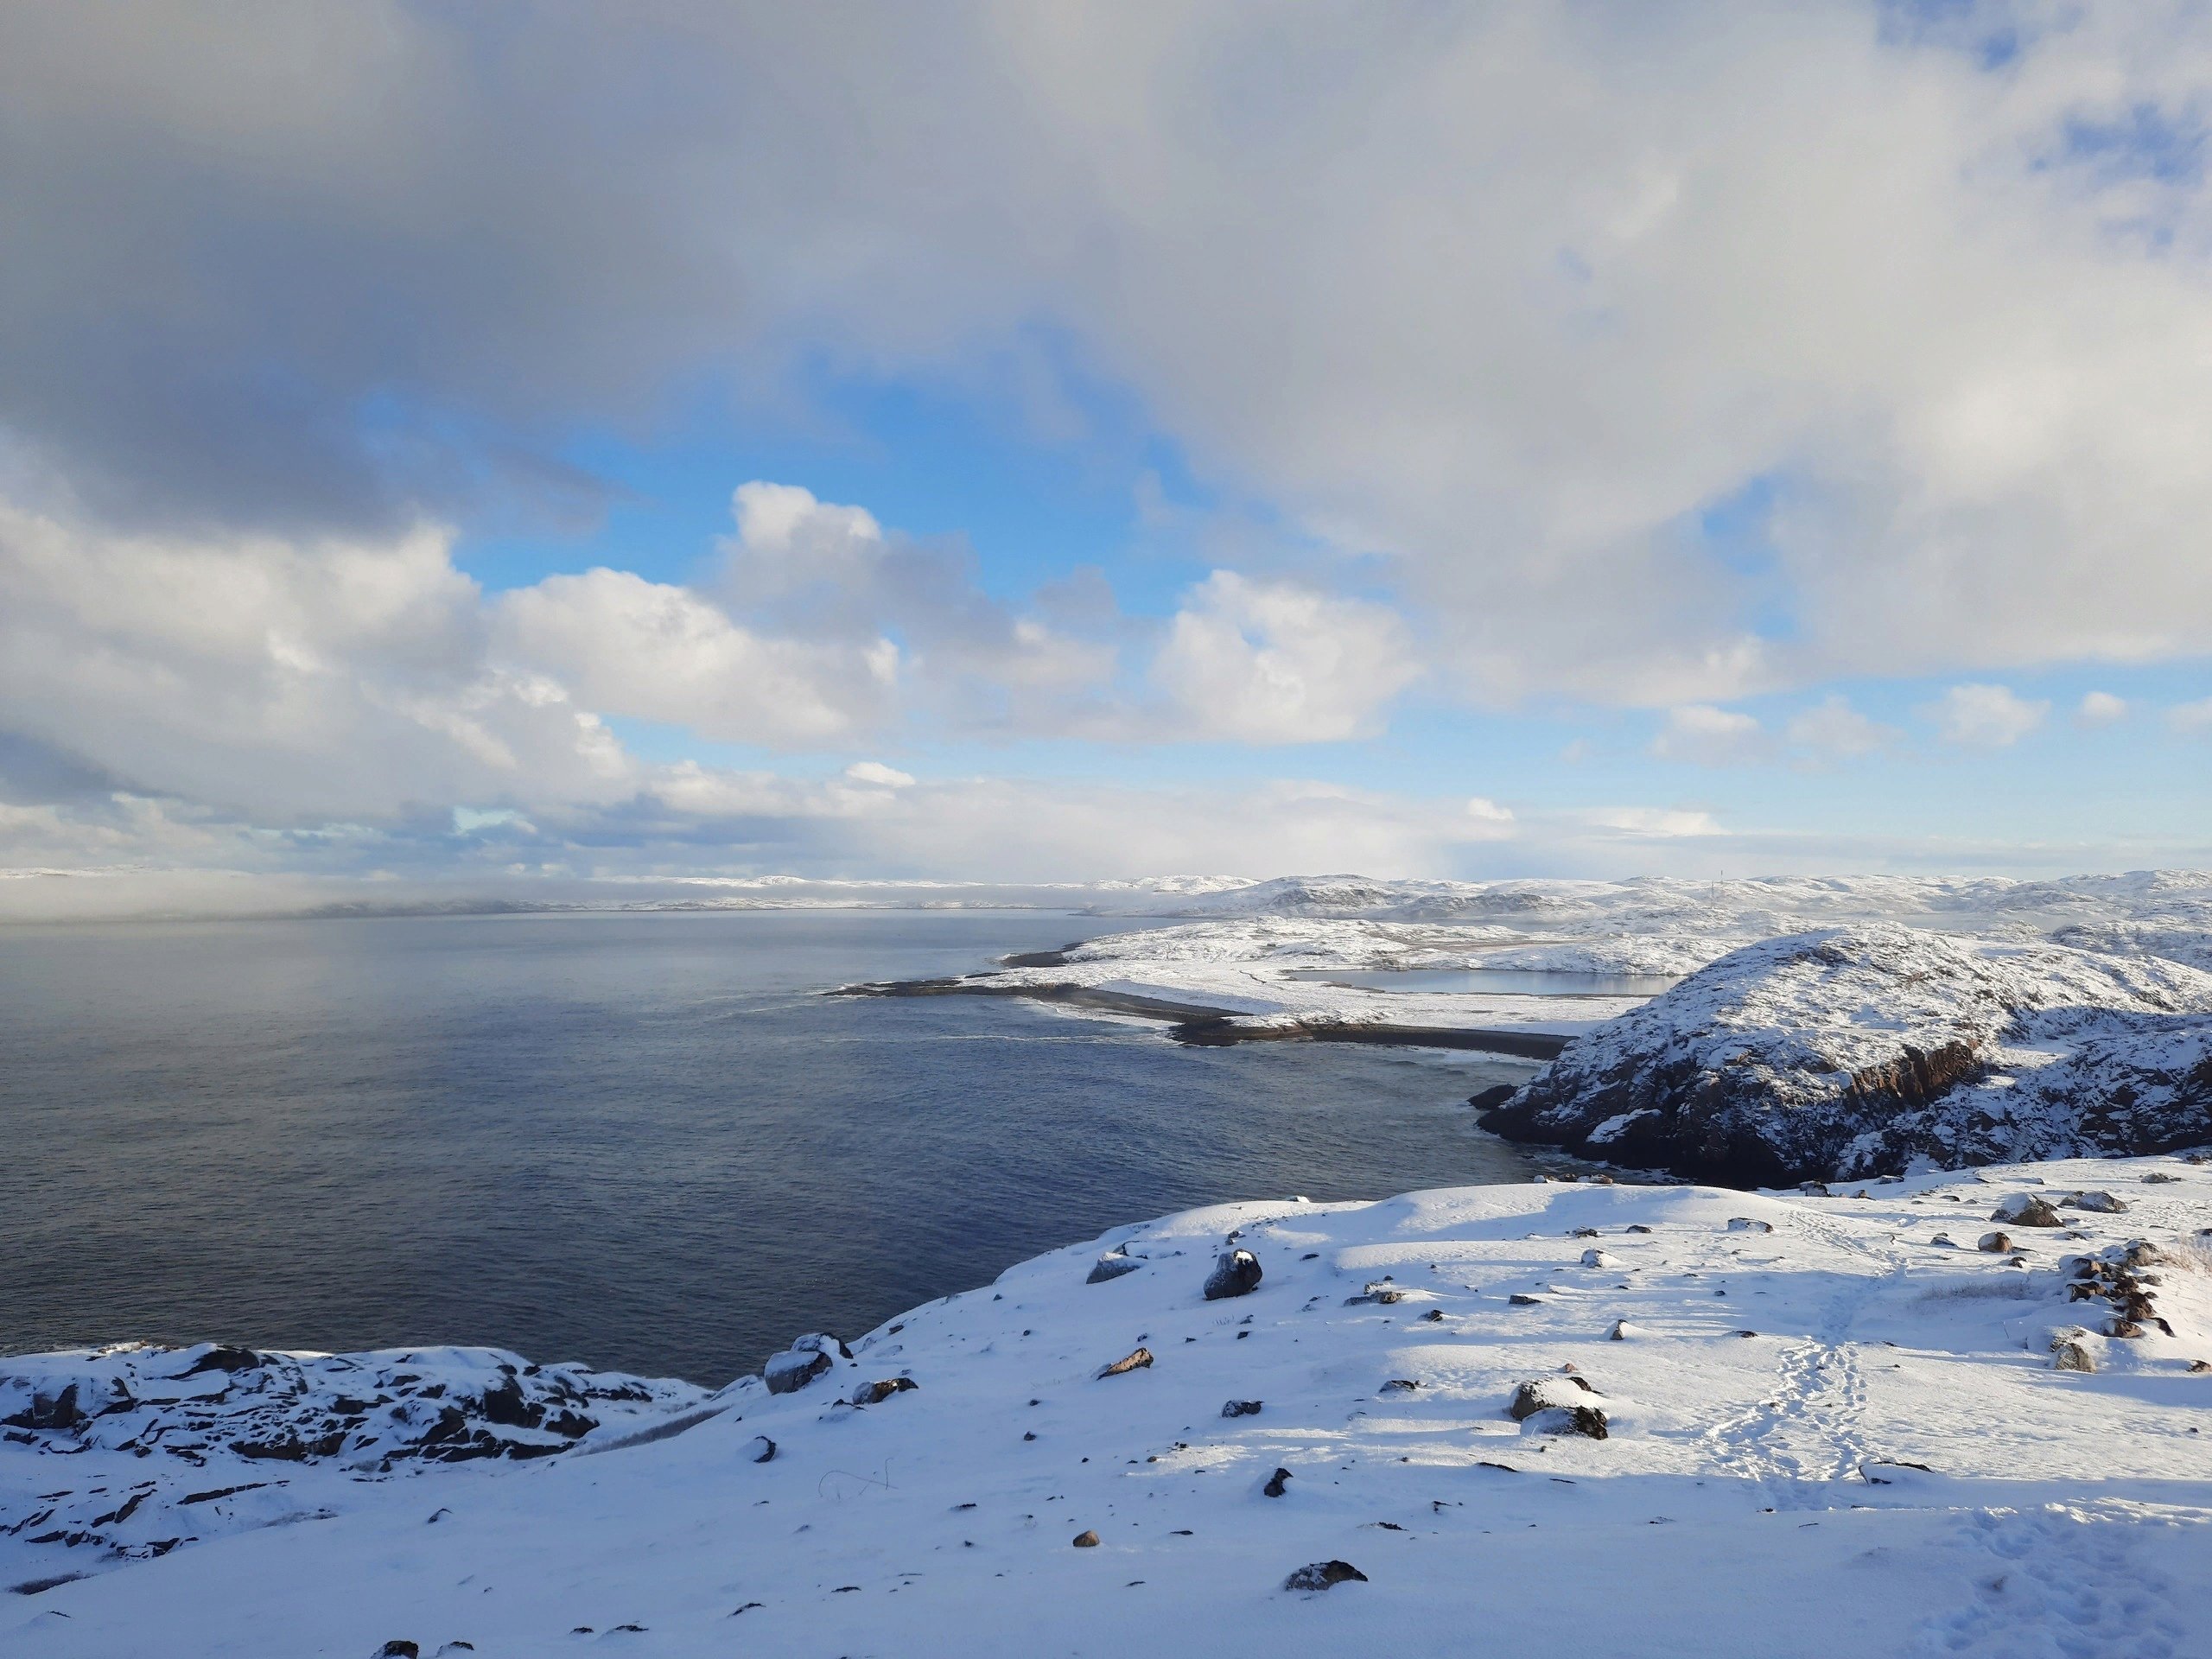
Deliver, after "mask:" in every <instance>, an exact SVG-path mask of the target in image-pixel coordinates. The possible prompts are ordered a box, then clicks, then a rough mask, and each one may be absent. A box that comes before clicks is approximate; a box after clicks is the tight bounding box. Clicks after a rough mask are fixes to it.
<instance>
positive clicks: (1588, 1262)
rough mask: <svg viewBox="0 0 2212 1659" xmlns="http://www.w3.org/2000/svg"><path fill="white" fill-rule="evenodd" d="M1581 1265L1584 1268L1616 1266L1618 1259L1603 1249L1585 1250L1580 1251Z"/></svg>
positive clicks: (1618, 1262)
mask: <svg viewBox="0 0 2212 1659" xmlns="http://www.w3.org/2000/svg"><path fill="white" fill-rule="evenodd" d="M1582 1265H1583V1266H1584V1267H1586V1268H1617V1267H1618V1266H1619V1265H1620V1259H1619V1258H1618V1256H1611V1255H1606V1254H1605V1252H1604V1251H1603V1250H1585V1251H1583V1252H1582Z"/></svg>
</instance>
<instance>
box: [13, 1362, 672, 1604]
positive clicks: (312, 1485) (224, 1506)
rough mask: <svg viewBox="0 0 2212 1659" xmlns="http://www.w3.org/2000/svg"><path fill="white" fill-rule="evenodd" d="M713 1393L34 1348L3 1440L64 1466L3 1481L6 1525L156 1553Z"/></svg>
mask: <svg viewBox="0 0 2212 1659" xmlns="http://www.w3.org/2000/svg"><path fill="white" fill-rule="evenodd" d="M704 1398H705V1393H704V1391H703V1390H702V1389H696V1388H694V1387H692V1386H691V1385H690V1384H689V1383H674V1382H658V1381H647V1380H645V1379H642V1378H639V1377H633V1376H621V1375H619V1374H614V1373H609V1372H595V1371H589V1370H585V1369H584V1368H583V1367H582V1366H578V1365H534V1364H531V1363H529V1362H527V1361H525V1360H524V1359H522V1358H520V1357H518V1356H516V1355H514V1354H510V1353H506V1352H504V1351H500V1350H499V1349H493V1348H410V1349H393V1350H387V1351H381V1352H376V1353H362V1354H288V1353H274V1352H261V1351H256V1350H253V1349H250V1348H242V1347H238V1346H235V1345H232V1344H208V1343H203V1344H199V1345H198V1346H196V1347H190V1348H168V1347H159V1346H155V1345H152V1344H125V1345H123V1346H120V1347H115V1348H106V1349H99V1350H89V1351H73V1352H66V1353H53V1354H25V1355H19V1356H16V1357H10V1358H6V1359H0V1425H4V1427H0V1435H4V1438H5V1440H6V1441H7V1442H9V1444H8V1446H6V1448H5V1449H6V1450H7V1452H8V1453H9V1454H10V1457H21V1458H26V1459H41V1464H43V1460H44V1459H52V1460H53V1461H52V1465H51V1466H52V1469H53V1471H54V1474H53V1475H52V1477H50V1478H49V1477H48V1476H47V1475H46V1474H44V1473H43V1472H41V1473H39V1474H38V1475H37V1476H35V1478H33V1479H31V1480H29V1482H27V1483H25V1484H24V1485H23V1487H22V1493H21V1495H20V1497H19V1496H18V1495H16V1494H11V1493H10V1492H8V1491H0V1535H4V1536H12V1537H15V1538H16V1539H17V1540H19V1541H22V1542H23V1543H26V1544H29V1545H50V1546H55V1547H59V1548H64V1549H66V1550H67V1552H68V1557H67V1558H68V1559H75V1558H77V1557H78V1556H79V1554H81V1555H82V1556H83V1557H85V1558H87V1559H98V1560H144V1559H148V1558H149V1557H152V1556H156V1555H162V1554H167V1553H168V1551H169V1550H170V1549H173V1548H175V1547H176V1546H177V1545H178V1544H180V1543H183V1542H188V1541H192V1540H194V1539H199V1538H205V1537H208V1536H212V1535H217V1534H220V1533H223V1532H226V1531H236V1530H239V1529H244V1528H246V1527H251V1526H267V1525H272V1524H277V1523H278V1522H283V1521H284V1520H287V1519H298V1518H301V1517H302V1516H307V1515H312V1514H315V1513H317V1512H318V1509H317V1504H316V1502H315V1499H314V1497H312V1494H314V1493H316V1492H327V1491H329V1490H331V1488H332V1487H333V1486H334V1485H341V1486H342V1485H343V1484H346V1483H348V1482H351V1481H354V1480H364V1479H366V1480H384V1479H388V1478H392V1477H394V1476H398V1475H404V1474H408V1473H410V1472H413V1471H417V1470H420V1469H423V1468H425V1467H431V1466H436V1465H447V1464H455V1463H467V1462H473V1461H476V1460H478V1459H499V1460H501V1461H505V1462H522V1461H528V1460H531V1459H538V1458H550V1457H557V1456H560V1455H561V1454H563V1453H564V1452H569V1451H570V1450H571V1449H572V1448H575V1447H577V1446H581V1445H583V1444H586V1443H587V1442H589V1443H592V1444H597V1443H598V1442H597V1441H595V1440H590V1437H592V1436H593V1435H594V1431H598V1430H601V1429H602V1428H605V1429H606V1430H607V1432H608V1433H620V1431H621V1430H623V1429H626V1428H629V1427H633V1426H636V1425H638V1424H640V1423H651V1422H653V1421H661V1420H664V1419H665V1418H667V1417H668V1416H670V1415H671V1414H676V1413H678V1412H682V1411H684V1410H687V1409H691V1408H696V1407H698V1406H699V1405H700V1403H701V1402H702V1401H703V1400H704ZM605 1438H606V1436H605V1435H601V1436H600V1439H601V1440H604V1439H605ZM118 1453H120V1454H124V1456H123V1458H122V1460H121V1462H120V1469H121V1470H123V1471H127V1473H124V1474H113V1473H111V1475H110V1477H109V1478H104V1479H95V1480H87V1479H85V1478H83V1477H81V1476H79V1475H78V1474H77V1473H76V1471H79V1470H81V1469H86V1468H90V1467H92V1466H95V1465H99V1466H101V1467H104V1468H107V1469H110V1470H111V1471H113V1470H115V1469H116V1468H117V1467H118V1465H117V1463H116V1462H115V1461H114V1460H112V1454H118ZM103 1454H110V1458H111V1460H110V1461H107V1462H103ZM32 1494H37V1495H38V1496H37V1497H35V1499H34V1498H33V1497H31V1495H32ZM19 1502H20V1503H22V1504H23V1505H24V1506H25V1507H21V1508H18V1507H17V1503H19Z"/></svg>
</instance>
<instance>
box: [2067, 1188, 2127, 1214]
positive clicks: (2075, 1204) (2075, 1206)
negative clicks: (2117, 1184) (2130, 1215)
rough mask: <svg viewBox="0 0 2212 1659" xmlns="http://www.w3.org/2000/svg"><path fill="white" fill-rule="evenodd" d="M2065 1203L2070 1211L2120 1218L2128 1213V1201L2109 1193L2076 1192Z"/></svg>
mask: <svg viewBox="0 0 2212 1659" xmlns="http://www.w3.org/2000/svg"><path fill="white" fill-rule="evenodd" d="M2063 1202H2064V1203H2065V1204H2066V1205H2067V1207H2068V1208H2069V1209H2072V1210H2088V1211H2094V1212H2095V1213H2096V1214H2098V1215H2101V1216H2119V1215H2125V1214H2126V1212H2127V1201H2126V1199H2125V1198H2115V1197H2114V1196H2113V1194H2111V1193H2109V1192H2076V1193H2075V1195H2074V1196H2073V1197H2072V1198H2067V1199H2065V1200H2064V1201H2063Z"/></svg>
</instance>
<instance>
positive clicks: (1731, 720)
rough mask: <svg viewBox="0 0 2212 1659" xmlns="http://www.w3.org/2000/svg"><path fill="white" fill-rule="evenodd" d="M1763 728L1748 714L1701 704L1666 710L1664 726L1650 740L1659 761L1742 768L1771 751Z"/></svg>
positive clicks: (1761, 758)
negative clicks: (1680, 761) (1679, 761)
mask: <svg viewBox="0 0 2212 1659" xmlns="http://www.w3.org/2000/svg"><path fill="white" fill-rule="evenodd" d="M1772 747H1773V746H1772V743H1771V741H1770V739H1769V738H1768V736H1767V733H1766V728H1764V727H1763V726H1761V725H1760V724H1759V722H1758V721H1757V720H1756V719H1754V718H1753V717H1752V716H1751V715H1746V714H1743V713H1740V712H1738V711H1737V710H1735V709H1715V708H1713V707H1711V706H1710V705H1708V704H1705V703H1688V704H1686V705H1684V706H1683V707H1681V708H1679V709H1669V710H1668V711H1667V723H1666V724H1665V725H1664V726H1662V728H1660V730H1659V734H1658V735H1657V736H1656V737H1654V738H1653V739H1652V740H1651V750H1650V752H1651V753H1652V754H1653V755H1654V756H1655V757H1656V758H1657V759H1658V760H1687V761H1689V762H1691V763H1692V764H1694V765H1696V766H1743V765H1745V764H1747V763H1749V762H1751V761H1755V760H1764V759H1765V758H1766V757H1767V756H1768V755H1769V754H1770V753H1771V752H1772Z"/></svg>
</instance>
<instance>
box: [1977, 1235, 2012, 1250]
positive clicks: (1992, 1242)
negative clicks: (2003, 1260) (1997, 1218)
mask: <svg viewBox="0 0 2212 1659" xmlns="http://www.w3.org/2000/svg"><path fill="white" fill-rule="evenodd" d="M1974 1249H1978V1250H1986V1251H1987V1252H1988V1253H1989V1254H1990V1255H2002V1254H2004V1253H2005V1251H2006V1250H2009V1249H2012V1234H2010V1233H1984V1234H1983V1235H1982V1236H1981V1240H1980V1243H1977V1244H1976V1245H1975V1246H1974Z"/></svg>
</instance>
